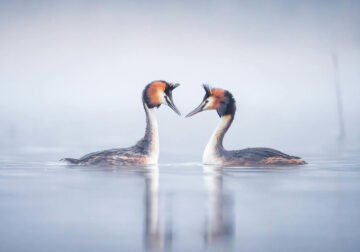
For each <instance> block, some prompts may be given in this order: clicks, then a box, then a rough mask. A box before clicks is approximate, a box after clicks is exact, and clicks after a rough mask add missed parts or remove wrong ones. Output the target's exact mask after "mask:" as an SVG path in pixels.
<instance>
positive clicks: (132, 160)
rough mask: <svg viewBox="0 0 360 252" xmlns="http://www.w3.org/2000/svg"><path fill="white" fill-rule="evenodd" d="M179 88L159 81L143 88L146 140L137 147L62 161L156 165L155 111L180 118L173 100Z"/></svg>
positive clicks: (88, 163)
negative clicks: (162, 110)
mask: <svg viewBox="0 0 360 252" xmlns="http://www.w3.org/2000/svg"><path fill="white" fill-rule="evenodd" d="M179 85H180V84H171V83H168V82H166V81H162V80H160V81H153V82H151V83H150V84H148V85H147V86H146V87H145V88H144V91H143V93H142V101H143V106H144V110H145V114H146V130H145V136H144V137H143V138H142V139H141V140H140V141H138V142H137V143H136V144H135V145H134V146H131V147H129V148H115V149H110V150H104V151H99V152H93V153H90V154H88V155H86V156H83V157H82V158H79V159H74V158H64V159H62V161H67V162H68V163H71V164H78V165H134V166H135V165H149V164H156V163H157V162H158V159H159V134H158V124H157V120H156V114H155V109H156V108H158V107H160V105H161V104H164V105H167V106H169V107H170V108H171V109H172V110H174V111H175V112H176V113H177V114H178V115H180V112H179V110H178V109H177V108H176V106H175V104H174V102H173V98H172V90H174V89H175V88H176V87H178V86H179Z"/></svg>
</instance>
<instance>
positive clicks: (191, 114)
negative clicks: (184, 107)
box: [186, 102, 205, 117]
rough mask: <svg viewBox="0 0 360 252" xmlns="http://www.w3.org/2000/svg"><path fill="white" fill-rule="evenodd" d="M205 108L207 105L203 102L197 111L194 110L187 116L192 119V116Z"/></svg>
mask: <svg viewBox="0 0 360 252" xmlns="http://www.w3.org/2000/svg"><path fill="white" fill-rule="evenodd" d="M204 107H205V103H204V102H202V103H201V104H200V105H199V106H198V107H197V108H196V109H194V110H193V111H191V112H190V113H189V114H187V115H186V117H190V116H193V115H195V114H197V113H199V112H201V111H203V109H204Z"/></svg>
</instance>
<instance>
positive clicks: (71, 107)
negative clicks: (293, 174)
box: [0, 1, 360, 160]
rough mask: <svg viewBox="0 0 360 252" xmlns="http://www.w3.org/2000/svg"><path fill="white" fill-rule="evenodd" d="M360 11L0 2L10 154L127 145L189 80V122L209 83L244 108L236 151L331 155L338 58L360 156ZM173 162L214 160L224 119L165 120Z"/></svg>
mask: <svg viewBox="0 0 360 252" xmlns="http://www.w3.org/2000/svg"><path fill="white" fill-rule="evenodd" d="M359 13H360V2H358V1H341V2H340V1H317V2H316V3H313V2H311V1H302V2H298V1H272V2H271V3H270V2H265V1H264V2H262V1H256V2H253V1H243V2H237V1H226V2H221V3H220V2H216V1H212V2H205V1H200V2H196V3H193V2H190V1H185V2H184V1H181V2H179V1H169V2H163V1H151V3H150V2H146V1H131V2H130V1H129V2H127V1H124V2H115V1H105V2H101V3H98V2H95V1H90V2H87V1H71V2H70V1H64V2H61V3H59V2H55V1H0V45H1V46H0V83H1V86H0V116H1V124H0V137H1V139H2V141H1V144H0V148H1V150H2V153H7V152H13V151H15V152H21V153H26V152H27V151H30V152H31V151H34V150H38V151H44V152H48V151H52V152H55V153H58V154H59V156H60V157H61V156H62V155H69V154H71V155H72V156H73V157H78V156H79V155H82V154H86V153H87V152H90V151H96V150H101V149H106V148H112V147H127V146H130V145H132V144H134V143H135V142H136V141H137V140H139V139H140V138H141V137H142V135H143V133H144V129H145V117H144V112H143V108H142V105H141V92H142V90H143V88H144V86H145V85H146V84H147V83H149V82H151V81H152V80H156V79H164V80H167V81H169V82H177V83H180V84H181V86H180V87H179V88H177V89H176V90H175V91H174V94H173V95H174V101H175V104H176V105H177V106H178V108H179V110H180V111H181V112H182V114H183V115H185V114H186V113H188V112H189V111H190V110H192V109H193V108H194V107H195V106H197V105H198V104H199V103H200V101H201V99H202V97H203V92H204V91H203V89H202V87H201V84H202V83H209V84H210V85H211V86H214V87H220V88H224V89H228V90H229V91H231V92H232V93H233V95H234V97H235V99H236V101H237V108H238V109H237V114H236V117H235V121H234V123H233V126H232V127H231V129H230V131H229V133H228V134H227V136H226V137H225V146H226V147H227V148H228V149H240V148H244V147H255V146H264V147H273V148H277V149H280V150H282V151H284V152H287V153H290V154H294V155H302V154H305V155H311V154H312V153H317V154H318V153H332V152H334V151H335V150H336V149H337V146H336V140H337V137H338V134H339V127H338V113H337V107H336V97H335V84H334V67H333V63H332V55H333V54H334V53H335V54H336V55H337V56H338V59H339V75H340V81H341V85H342V95H343V108H344V118H345V128H346V143H347V145H348V146H353V145H356V146H359V140H360V132H359V120H360V119H359V118H360V113H359V111H360V100H359V98H358V96H359V93H360V85H359V80H360V71H359V69H360V29H359V27H360V16H359ZM158 120H159V127H160V144H161V146H160V160H164V155H167V154H169V155H170V156H171V157H173V158H172V159H173V160H176V155H192V156H195V157H196V156H199V158H201V154H202V150H203V148H204V146H205V145H206V143H207V141H208V138H209V136H210V135H211V133H212V131H213V129H214V128H215V126H216V124H217V121H218V116H217V114H216V113H215V112H204V113H202V114H199V115H197V116H196V117H194V118H190V119H185V118H184V117H183V116H182V117H178V116H177V115H176V114H175V113H173V112H172V111H171V110H170V109H169V108H165V107H164V106H162V107H161V108H160V109H159V111H158Z"/></svg>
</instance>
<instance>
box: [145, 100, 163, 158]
mask: <svg viewBox="0 0 360 252" xmlns="http://www.w3.org/2000/svg"><path fill="white" fill-rule="evenodd" d="M144 107H145V112H146V124H147V125H146V133H145V138H147V140H149V154H148V160H147V164H157V162H158V160H159V131H158V123H157V119H156V111H155V109H156V108H148V107H147V106H146V104H145V105H144Z"/></svg>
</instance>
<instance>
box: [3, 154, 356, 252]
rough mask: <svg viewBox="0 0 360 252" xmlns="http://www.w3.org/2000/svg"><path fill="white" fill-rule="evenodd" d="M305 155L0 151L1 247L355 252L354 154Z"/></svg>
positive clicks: (8, 249) (5, 249) (14, 248)
mask: <svg viewBox="0 0 360 252" xmlns="http://www.w3.org/2000/svg"><path fill="white" fill-rule="evenodd" d="M41 159H48V160H49V158H47V157H38V160H41ZM50 160H52V159H50ZM307 160H309V161H310V163H311V165H307V166H303V167H297V168H294V167H290V168H287V167H281V168H222V167H212V166H202V165H201V164H199V163H186V164H185V163H180V164H160V165H159V166H158V167H146V168H139V167H133V168H125V167H122V168H121V167H120V168H110V167H107V168H100V167H80V166H66V165H61V164H59V163H51V162H50V163H47V162H35V161H28V160H25V161H20V159H18V158H16V159H14V158H4V157H3V158H1V159H0V223H1V228H0V251H104V250H105V251H294V250H295V251H325V250H326V251H358V250H359V249H360V241H359V239H358V237H359V236H360V158H359V155H358V154H353V155H347V156H345V157H343V158H334V157H328V158H323V157H319V158H312V159H309V158H307Z"/></svg>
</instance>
